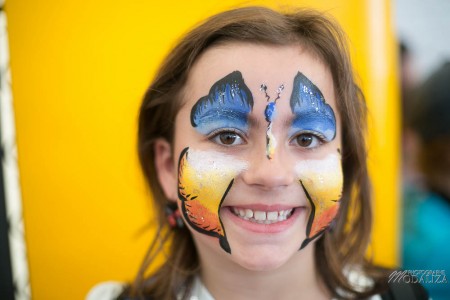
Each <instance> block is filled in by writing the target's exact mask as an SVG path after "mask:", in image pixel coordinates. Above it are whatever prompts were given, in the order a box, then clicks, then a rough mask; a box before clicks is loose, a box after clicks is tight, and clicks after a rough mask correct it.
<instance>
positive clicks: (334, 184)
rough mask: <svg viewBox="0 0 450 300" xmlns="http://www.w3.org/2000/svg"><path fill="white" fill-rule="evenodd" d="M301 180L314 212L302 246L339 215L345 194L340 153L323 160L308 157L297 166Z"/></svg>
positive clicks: (310, 216) (319, 233)
mask: <svg viewBox="0 0 450 300" xmlns="http://www.w3.org/2000/svg"><path fill="white" fill-rule="evenodd" d="M295 171H296V174H297V176H298V178H299V182H300V184H301V186H302V188H303V190H304V192H305V194H306V197H307V198H308V201H309V204H310V207H311V212H310V215H309V218H308V224H307V227H306V239H305V240H304V241H303V243H302V245H301V247H300V249H303V248H304V247H306V245H308V243H309V242H311V241H312V240H314V239H315V238H317V237H319V236H320V235H321V234H322V233H323V232H324V231H325V230H326V229H327V228H328V226H329V225H330V223H331V222H332V221H333V220H334V219H335V218H336V215H337V213H338V211H339V204H340V199H341V197H342V188H343V174H342V166H341V158H340V155H339V154H334V153H333V154H329V155H328V156H327V157H325V159H321V160H305V161H302V162H300V163H298V164H297V165H296V167H295Z"/></svg>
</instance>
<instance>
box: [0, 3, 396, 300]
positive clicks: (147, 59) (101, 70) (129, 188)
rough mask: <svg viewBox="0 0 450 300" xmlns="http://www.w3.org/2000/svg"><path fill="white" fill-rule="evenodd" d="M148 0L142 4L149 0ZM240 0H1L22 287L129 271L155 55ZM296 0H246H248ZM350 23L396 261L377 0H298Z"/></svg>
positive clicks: (388, 98)
mask: <svg viewBox="0 0 450 300" xmlns="http://www.w3.org/2000/svg"><path fill="white" fill-rule="evenodd" d="M152 2H153V3H152ZM240 2H241V1H218V0H211V1H201V0H196V1H170V0H168V1H159V2H154V1H111V0H109V1H106V0H101V1H99V0H97V1H74V0H66V1H57V0H47V1H31V0H15V1H12V0H9V1H8V0H7V1H6V13H7V17H8V22H9V23H8V24H9V38H10V54H11V69H12V87H13V96H14V105H15V113H16V127H17V143H18V156H19V168H20V175H21V185H22V195H23V207H24V220H25V233H26V242H27V246H28V257H29V268H30V280H31V288H32V295H33V298H34V299H37V300H40V299H45V300H51V299H69V300H70V299H82V298H83V296H84V295H85V294H86V292H87V291H88V290H89V288H90V287H91V286H92V285H93V284H95V283H97V282H99V281H104V280H130V279H131V278H132V277H133V276H134V274H135V271H136V269H137V267H138V265H139V263H140V261H141V259H142V257H143V253H144V251H145V249H146V247H147V244H148V243H149V241H150V238H151V235H150V234H148V233H147V232H146V233H145V234H143V235H139V230H140V229H141V228H142V227H143V226H145V224H147V222H148V220H149V219H150V217H151V212H150V208H151V207H150V201H149V193H148V191H147V190H146V187H145V185H144V182H143V179H142V177H141V175H140V172H139V169H138V162H137V157H136V150H135V143H136V141H135V136H136V117H137V110H138V106H139V103H140V100H141V96H142V95H143V93H144V91H145V89H146V87H147V85H148V83H149V82H150V80H151V78H152V75H153V73H154V71H155V69H156V67H157V65H158V62H159V61H160V60H161V58H162V57H163V56H164V55H165V54H166V53H167V51H168V50H169V49H170V47H171V46H172V45H173V43H174V42H175V40H176V38H177V37H179V36H180V35H181V34H182V33H183V32H185V31H186V29H187V28H188V27H190V26H192V25H193V24H195V23H196V22H197V21H198V20H200V19H202V18H204V17H206V16H208V15H211V14H212V13H215V12H217V11H220V10H223V9H225V8H229V7H231V6H232V5H236V4H238V3H240ZM286 3H287V4H298V3H299V1H258V2H256V1H253V2H246V4H269V5H271V6H275V7H277V6H280V4H281V5H283V4H286ZM301 3H306V4H309V5H313V6H315V7H318V8H320V9H326V10H328V11H329V12H330V13H332V14H333V15H335V16H336V17H337V18H338V19H339V20H340V21H341V23H342V25H343V27H344V29H345V30H346V31H347V33H348V34H349V36H350V39H351V49H352V55H353V59H354V63H355V65H356V67H357V71H358V72H359V74H360V77H361V82H362V86H363V90H364V91H365V92H366V94H367V98H368V101H369V106H370V108H371V110H372V120H371V121H372V124H371V137H370V142H371V166H372V171H373V172H372V173H373V175H374V184H375V191H376V195H377V199H376V200H377V202H376V205H375V207H376V214H377V216H378V219H377V222H376V228H375V231H374V238H375V242H374V247H373V250H374V253H375V258H376V261H377V262H381V263H383V264H394V263H395V262H396V260H397V253H396V249H397V245H396V239H397V228H398V226H397V223H396V214H397V200H398V199H397V177H396V176H397V171H398V158H397V152H398V124H397V123H398V121H397V119H396V118H397V114H398V107H397V106H398V104H397V97H396V96H397V89H396V77H395V75H396V73H395V63H396V56H395V45H394V40H393V36H392V33H391V22H390V20H389V17H390V8H389V5H388V3H389V1H388V0H385V1H377V0H372V1H369V0H367V1H359V0H347V1H332V0H328V1H325V0H324V1H303V2H301Z"/></svg>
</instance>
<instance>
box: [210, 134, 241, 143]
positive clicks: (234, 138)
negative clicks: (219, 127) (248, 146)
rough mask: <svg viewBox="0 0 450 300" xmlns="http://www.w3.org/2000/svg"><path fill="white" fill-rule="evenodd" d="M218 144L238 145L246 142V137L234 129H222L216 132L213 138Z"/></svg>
mask: <svg viewBox="0 0 450 300" xmlns="http://www.w3.org/2000/svg"><path fill="white" fill-rule="evenodd" d="M210 140H211V141H213V142H214V143H216V144H219V145H223V146H237V145H243V144H245V141H244V139H243V138H242V137H241V136H240V135H239V134H238V133H236V132H234V131H222V132H218V133H216V134H214V135H213V136H212V137H211V138H210Z"/></svg>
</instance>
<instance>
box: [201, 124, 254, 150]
mask: <svg viewBox="0 0 450 300" xmlns="http://www.w3.org/2000/svg"><path fill="white" fill-rule="evenodd" d="M225 133H232V134H235V135H236V136H237V137H239V138H240V139H241V140H242V143H241V144H237V145H227V144H223V143H220V142H219V141H215V139H216V138H219V137H220V135H221V134H225ZM244 136H245V134H243V133H242V132H241V131H240V130H237V129H234V128H221V129H217V130H214V131H213V132H211V133H210V134H208V136H207V138H208V140H210V141H211V142H213V143H215V144H218V145H220V146H224V147H233V146H239V145H242V144H246V143H247V140H246V138H244Z"/></svg>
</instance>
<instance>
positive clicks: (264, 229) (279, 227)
mask: <svg viewBox="0 0 450 300" xmlns="http://www.w3.org/2000/svg"><path fill="white" fill-rule="evenodd" d="M304 210H305V208H304V207H296V208H295V210H294V212H293V213H292V215H291V216H290V217H289V218H287V219H286V220H284V221H281V222H277V223H272V224H259V223H255V222H251V221H248V220H245V219H242V218H240V217H238V216H236V215H235V214H234V213H233V212H232V211H231V207H224V208H223V209H222V213H223V216H222V217H223V218H229V219H230V220H232V221H233V222H234V223H235V224H237V225H238V226H240V227H242V228H243V229H246V230H248V231H251V232H254V233H279V232H283V231H285V230H287V229H288V228H290V227H291V226H292V225H293V224H294V223H295V221H296V220H297V219H298V217H299V216H300V214H301V213H302V212H303V211H304Z"/></svg>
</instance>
